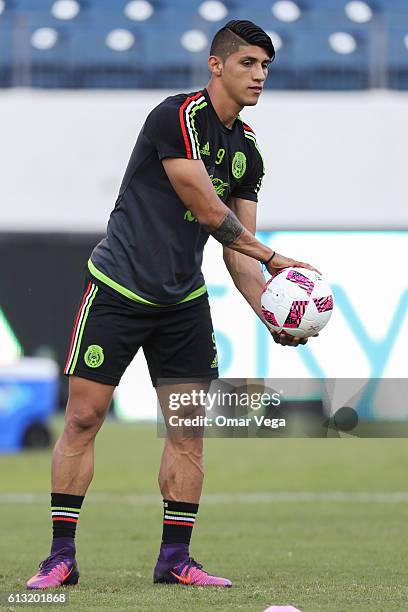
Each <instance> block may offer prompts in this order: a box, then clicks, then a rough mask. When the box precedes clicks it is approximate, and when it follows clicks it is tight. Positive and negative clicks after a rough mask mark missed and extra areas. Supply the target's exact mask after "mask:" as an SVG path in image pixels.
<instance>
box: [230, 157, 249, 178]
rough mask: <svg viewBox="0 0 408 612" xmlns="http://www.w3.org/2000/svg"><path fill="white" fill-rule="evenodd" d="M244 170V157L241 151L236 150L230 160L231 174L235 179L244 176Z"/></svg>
mask: <svg viewBox="0 0 408 612" xmlns="http://www.w3.org/2000/svg"><path fill="white" fill-rule="evenodd" d="M245 170H246V157H245V153H242V151H237V152H236V153H235V155H234V159H233V160H232V174H233V175H234V177H235V178H236V179H240V178H242V177H243V176H244V174H245Z"/></svg>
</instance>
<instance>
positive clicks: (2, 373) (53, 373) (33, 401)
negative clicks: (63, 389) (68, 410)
mask: <svg viewBox="0 0 408 612" xmlns="http://www.w3.org/2000/svg"><path fill="white" fill-rule="evenodd" d="M57 393H58V366H57V364H56V363H55V362H54V361H53V360H51V359H45V358H36V357H24V358H22V359H20V360H19V361H18V362H16V363H13V364H12V365H8V366H0V453H10V452H16V451H19V450H20V449H21V448H22V447H23V441H24V436H25V434H26V432H27V431H28V429H29V428H30V427H32V426H33V425H34V424H38V425H43V426H46V423H47V421H48V419H49V417H50V416H51V414H52V413H53V412H54V410H55V409H56V407H57Z"/></svg>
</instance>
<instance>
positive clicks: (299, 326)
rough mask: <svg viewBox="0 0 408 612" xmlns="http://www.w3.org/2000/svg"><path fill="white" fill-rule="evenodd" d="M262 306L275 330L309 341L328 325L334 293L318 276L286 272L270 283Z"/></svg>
mask: <svg viewBox="0 0 408 612" xmlns="http://www.w3.org/2000/svg"><path fill="white" fill-rule="evenodd" d="M261 304H262V314H263V317H264V319H265V321H267V323H268V324H269V326H270V327H271V328H272V329H273V330H275V331H277V332H281V331H284V332H286V333H287V334H289V335H291V336H298V337H299V338H308V337H309V336H314V335H315V334H317V333H318V332H320V330H322V329H323V327H325V325H327V323H328V321H329V319H330V317H331V314H332V312H333V292H332V290H331V289H330V286H329V285H328V283H327V282H326V281H325V280H323V278H322V277H321V275H320V274H318V273H317V272H313V271H312V270H307V269H306V268H285V269H284V270H282V271H281V272H279V274H277V275H276V276H274V277H273V278H270V279H269V281H268V282H267V283H266V285H265V287H264V290H263V293H262V298H261Z"/></svg>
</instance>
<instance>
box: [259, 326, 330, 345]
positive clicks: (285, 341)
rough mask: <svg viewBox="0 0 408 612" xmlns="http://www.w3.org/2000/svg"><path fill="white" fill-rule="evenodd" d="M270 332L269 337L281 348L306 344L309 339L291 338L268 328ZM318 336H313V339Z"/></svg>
mask: <svg viewBox="0 0 408 612" xmlns="http://www.w3.org/2000/svg"><path fill="white" fill-rule="evenodd" d="M269 331H270V332H271V336H272V338H273V339H274V341H275V342H276V344H280V345H281V346H299V344H306V343H307V341H308V339H309V338H299V337H298V336H291V335H290V334H287V333H286V332H285V331H281V332H277V331H274V330H272V329H270V328H269ZM318 335H319V334H315V335H314V336H313V338H315V337H316V336H318Z"/></svg>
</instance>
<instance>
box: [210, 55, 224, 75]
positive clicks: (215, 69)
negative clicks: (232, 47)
mask: <svg viewBox="0 0 408 612" xmlns="http://www.w3.org/2000/svg"><path fill="white" fill-rule="evenodd" d="M223 67H224V64H223V62H222V59H221V58H220V57H217V56H216V55H210V57H209V58H208V68H209V70H210V72H211V74H213V75H214V76H217V77H219V76H221V75H222V70H223Z"/></svg>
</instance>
